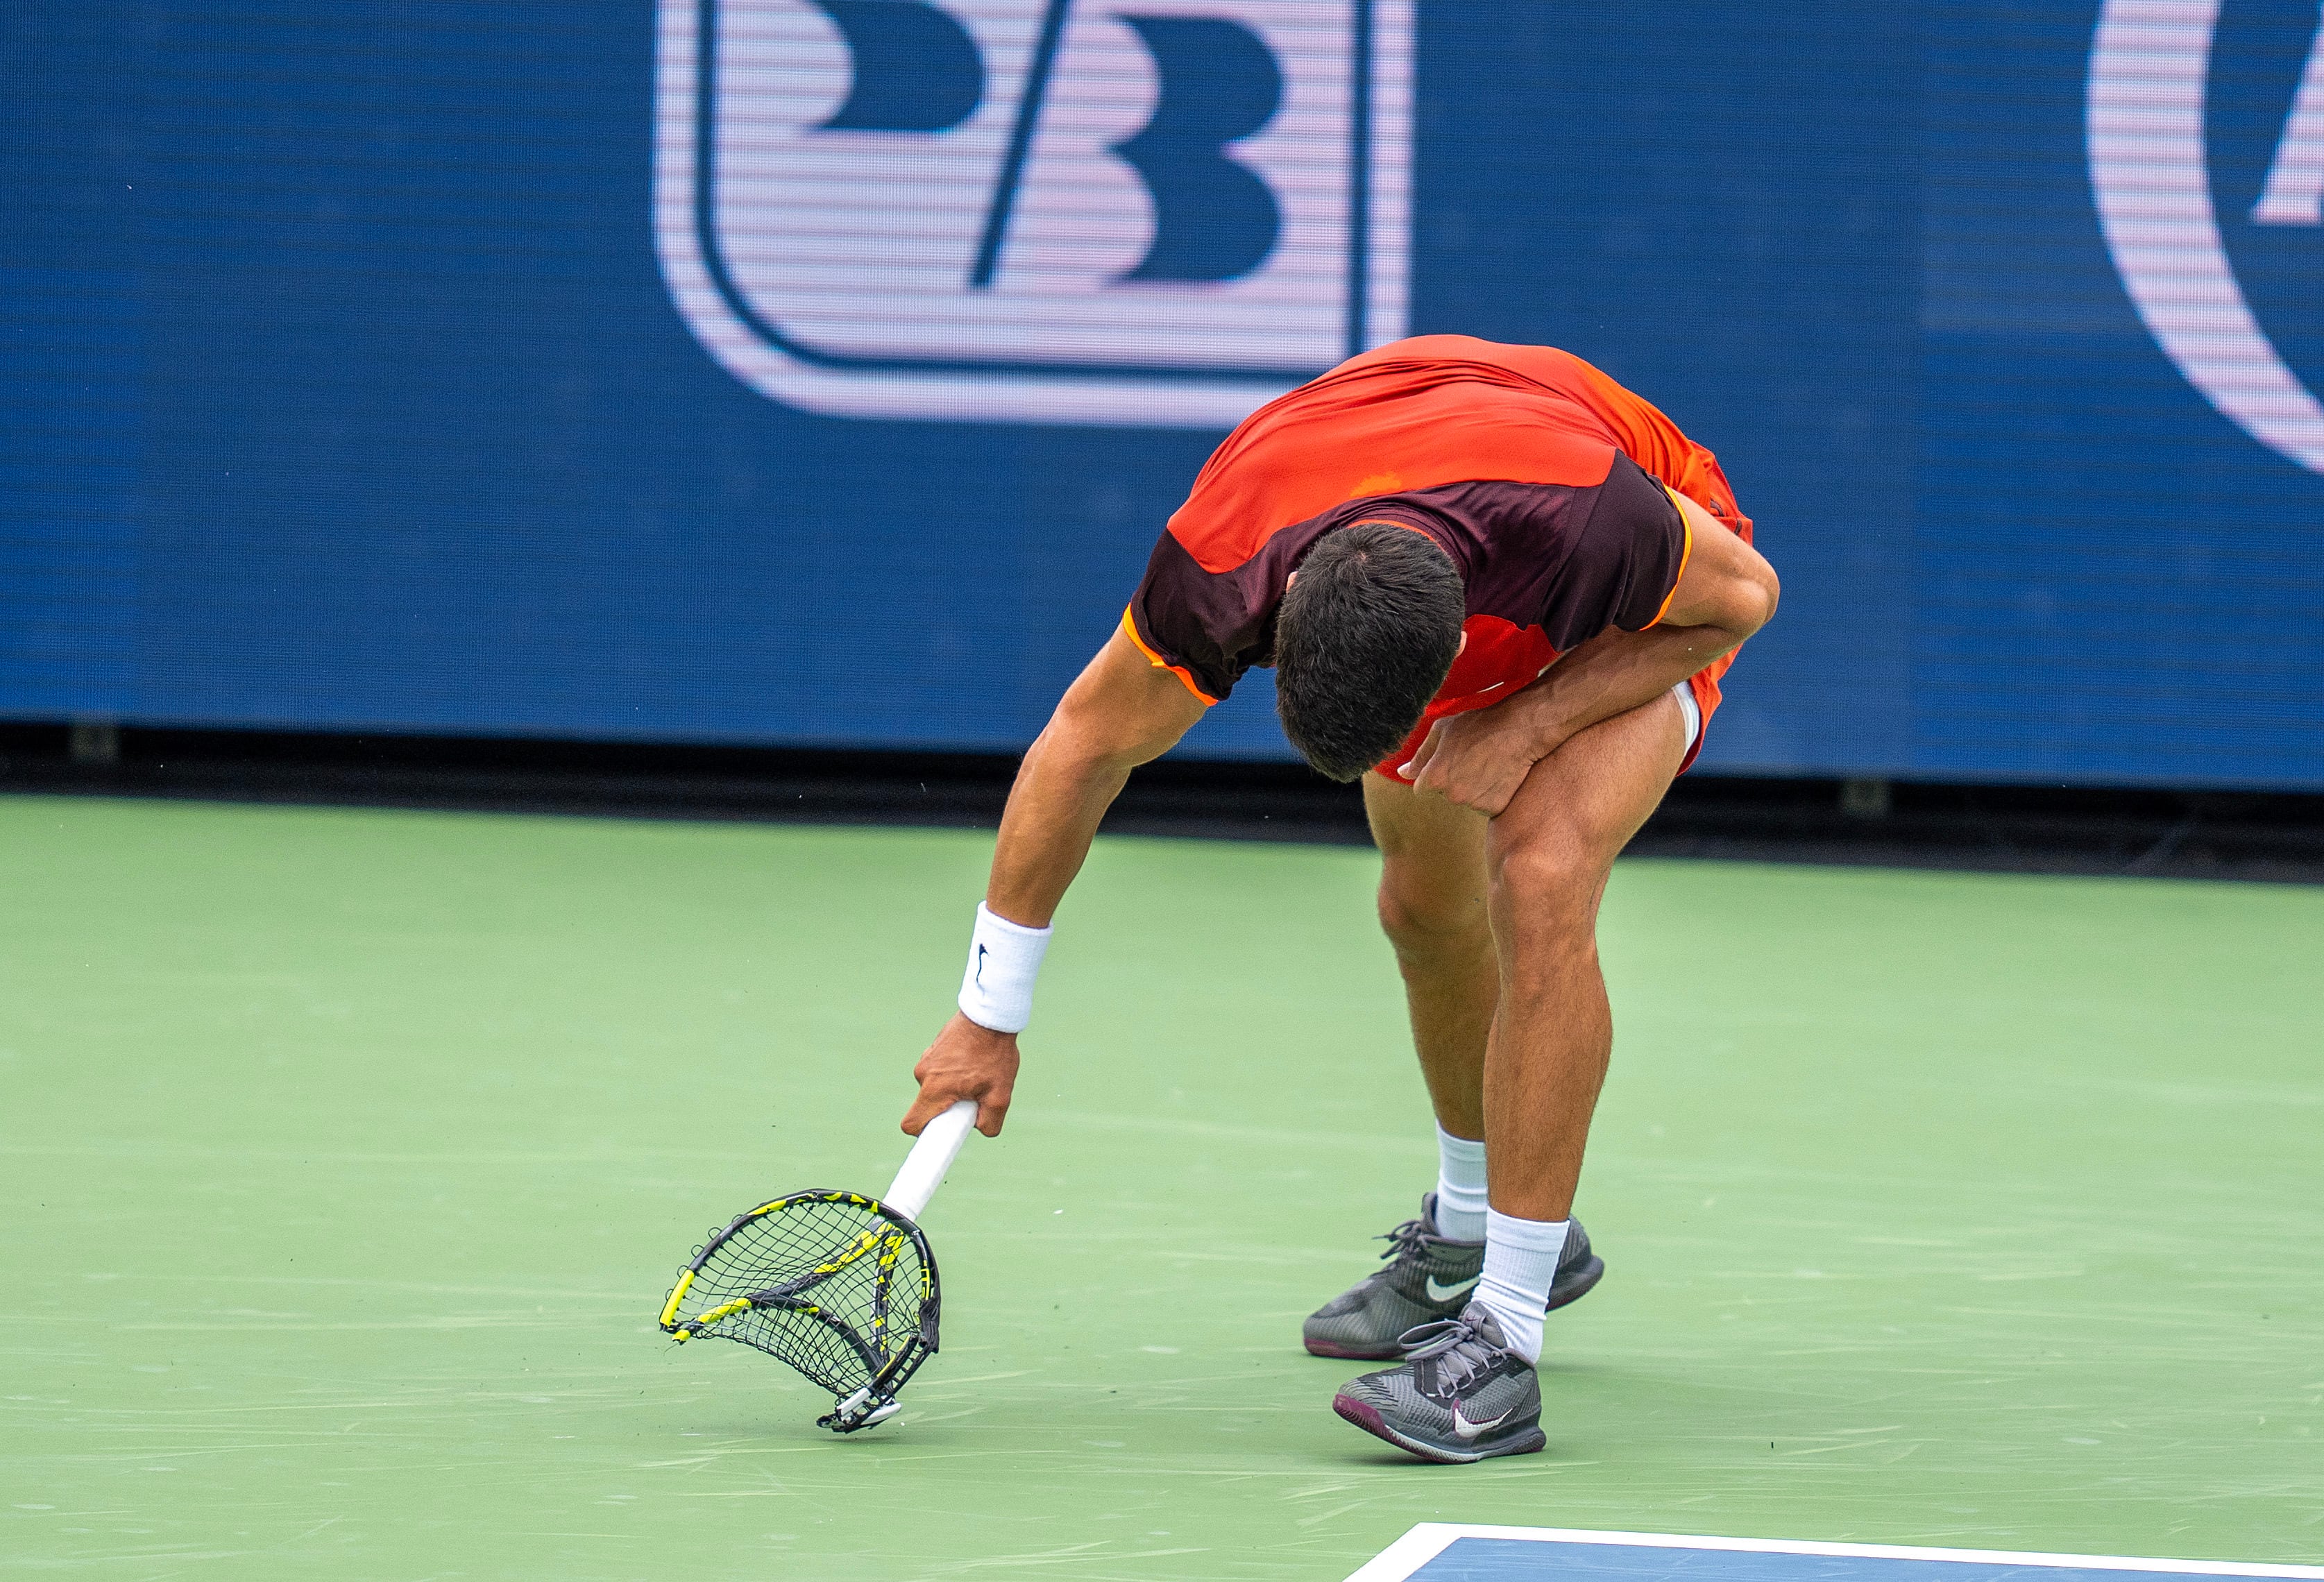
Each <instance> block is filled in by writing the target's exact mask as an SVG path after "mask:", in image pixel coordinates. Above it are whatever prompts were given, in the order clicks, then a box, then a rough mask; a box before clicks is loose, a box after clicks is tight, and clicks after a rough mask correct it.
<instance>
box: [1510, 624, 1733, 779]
mask: <svg viewBox="0 0 2324 1582" xmlns="http://www.w3.org/2000/svg"><path fill="white" fill-rule="evenodd" d="M1749 635H1750V634H1749V633H1748V632H1744V631H1737V630H1733V629H1732V628H1729V627H1724V626H1658V627H1655V629H1654V630H1651V631H1642V632H1631V631H1618V630H1616V631H1606V632H1601V633H1600V634H1599V635H1598V636H1597V637H1594V638H1592V639H1590V640H1589V641H1588V642H1586V643H1583V644H1582V646H1581V647H1580V648H1575V649H1574V650H1573V651H1572V653H1569V654H1567V655H1565V656H1564V657H1563V658H1560V659H1559V660H1558V661H1557V663H1556V664H1554V665H1553V666H1551V667H1549V672H1548V674H1547V675H1545V676H1543V677H1542V678H1541V679H1540V680H1539V681H1536V682H1535V683H1534V684H1533V685H1531V686H1529V687H1527V688H1526V690H1525V691H1524V692H1523V693H1520V694H1518V698H1521V699H1523V700H1524V702H1525V703H1526V705H1527V707H1528V709H1529V711H1530V712H1531V713H1533V715H1534V717H1535V720H1536V721H1537V722H1539V725H1540V728H1541V730H1542V732H1543V734H1544V736H1545V738H1546V739H1547V740H1548V744H1549V746H1550V747H1551V749H1552V750H1554V749H1555V748H1556V747H1557V746H1558V745H1560V744H1562V743H1563V742H1564V741H1566V740H1569V739H1570V738H1572V737H1573V736H1576V735H1578V734H1580V733H1581V732H1582V731H1587V730H1588V729H1589V728H1590V727H1591V726H1592V725H1595V724H1597V723H1599V722H1600V721H1604V720H1610V719H1612V718H1613V717H1614V716H1615V715H1617V714H1624V713H1628V712H1629V711H1630V710H1632V709H1635V708H1637V707H1638V706H1639V705H1640V704H1647V703H1651V702H1653V701H1654V700H1655V698H1657V697H1659V696H1661V695H1662V694H1664V693H1666V692H1668V691H1669V690H1670V689H1671V688H1672V687H1674V686H1676V685H1678V684H1679V683H1680V682H1682V681H1684V680H1685V679H1686V678H1687V677H1688V676H1692V675H1693V674H1694V673H1695V672H1696V671H1698V670H1700V669H1701V668H1702V667H1705V666H1707V665H1709V664H1711V662H1712V661H1714V660H1716V659H1718V658H1720V656H1721V655H1725V654H1730V653H1732V652H1734V651H1735V649H1736V648H1738V647H1740V646H1741V645H1742V642H1743V639H1745V638H1746V637H1748V636H1749ZM1511 701H1512V702H1515V701H1517V699H1512V700H1511Z"/></svg>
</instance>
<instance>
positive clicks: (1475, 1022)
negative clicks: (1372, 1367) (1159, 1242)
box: [1302, 774, 1605, 1359]
mask: <svg viewBox="0 0 2324 1582" xmlns="http://www.w3.org/2000/svg"><path fill="white" fill-rule="evenodd" d="M1363 786H1364V807H1365V811H1366V814H1368V816H1369V818H1370V821H1371V826H1372V838H1373V840H1374V841H1375V842H1377V843H1378V845H1379V851H1380V887H1379V919H1380V926H1381V928H1382V929H1383V930H1384V931H1385V932H1386V933H1387V934H1388V943H1389V945H1390V946H1391V947H1392V948H1393V949H1394V951H1395V952H1396V960H1397V970H1398V972H1399V973H1400V974H1401V975H1402V977H1403V979H1404V986H1405V1003H1406V1009H1407V1011H1408V1013H1409V1015H1410V1016H1411V1021H1412V1042H1413V1048H1414V1050H1415V1051H1416V1053H1418V1055H1419V1057H1420V1067H1421V1072H1422V1075H1423V1077H1424V1078H1425V1081H1427V1084H1428V1093H1429V1099H1430V1102H1431V1105H1432V1107H1433V1108H1434V1111H1435V1115H1436V1141H1437V1158H1438V1172H1437V1183H1436V1188H1437V1190H1436V1191H1434V1192H1432V1193H1430V1194H1429V1195H1428V1196H1427V1197H1426V1198H1425V1199H1424V1200H1423V1201H1422V1203H1421V1210H1420V1215H1419V1217H1418V1218H1417V1219H1408V1220H1406V1221H1405V1222H1404V1223H1403V1224H1402V1225H1399V1226H1397V1228H1395V1229H1394V1230H1392V1231H1390V1232H1388V1237H1387V1238H1386V1239H1387V1240H1388V1252H1387V1254H1386V1255H1385V1257H1386V1260H1387V1262H1386V1266H1385V1267H1383V1268H1380V1269H1378V1270H1376V1271H1374V1272H1373V1273H1372V1274H1369V1275H1368V1276H1366V1277H1365V1278H1364V1279H1363V1280H1361V1281H1360V1282H1358V1283H1357V1284H1356V1285H1355V1286H1353V1287H1352V1288H1351V1289H1350V1290H1348V1291H1346V1292H1342V1293H1341V1294H1340V1295H1339V1296H1337V1297H1335V1298H1333V1300H1332V1301H1329V1302H1327V1303H1325V1304H1324V1305H1323V1307H1322V1308H1321V1309H1319V1310H1318V1311H1315V1312H1314V1314H1312V1315H1310V1316H1309V1318H1308V1320H1307V1322H1306V1324H1305V1327H1304V1329H1303V1335H1302V1338H1303V1340H1304V1342H1305V1346H1306V1347H1307V1349H1308V1350H1309V1351H1311V1352H1313V1353H1314V1354H1315V1355H1316V1356H1318V1357H1355V1358H1369V1359H1379V1358H1386V1357H1395V1356H1397V1355H1398V1354H1399V1347H1398V1345H1397V1341H1398V1338H1399V1337H1401V1336H1402V1335H1403V1334H1404V1333H1405V1332H1406V1330H1408V1329H1413V1328H1414V1327H1416V1326H1417V1325H1420V1324H1425V1323H1431V1322H1434V1320H1438V1319H1442V1318H1445V1317H1447V1316H1449V1315H1451V1314H1452V1313H1456V1312H1458V1311H1461V1309H1462V1307H1464V1306H1466V1305H1467V1303H1468V1301H1469V1299H1470V1297H1471V1294H1472V1293H1473V1292H1474V1291H1475V1289H1476V1284H1477V1281H1478V1279H1479V1277H1480V1274H1481V1272H1482V1269H1483V1265H1484V1255H1485V1248H1484V1240H1485V1208H1486V1203H1485V1171H1486V1166H1485V1147H1484V1143H1483V1137H1484V1135H1485V1128H1484V1072H1485V1050H1486V1044H1487V1041H1488V1038H1489V1035H1490V1033H1491V1030H1492V1022H1493V1012H1494V1007H1495V1006H1496V1004H1497V1003H1498V1001H1499V997H1500V968H1499V961H1498V957H1497V955H1496V952H1495V951H1494V947H1493V934H1492V925H1491V922H1490V919H1489V906H1488V899H1487V891H1488V888H1489V886H1488V875H1487V869H1486V861H1485V832H1486V823H1487V821H1486V819H1485V817H1484V815H1483V814H1479V813H1477V812H1475V811H1473V810H1471V809H1469V808H1465V807H1459V806H1455V805H1452V804H1451V803H1448V802H1446V801H1444V800H1443V798H1442V797H1435V796H1419V795H1418V794H1417V793H1416V792H1415V791H1414V790H1413V789H1412V787H1410V786H1406V785H1404V784H1402V783H1401V782H1399V781H1396V780H1392V779H1389V778H1388V777H1386V776H1383V775H1378V774H1372V775H1366V776H1365V777H1364V780H1363ZM1604 1271H1605V1265H1604V1264H1603V1263H1602V1262H1601V1261H1600V1259H1599V1258H1598V1257H1597V1255H1595V1254H1594V1253H1593V1252H1592V1251H1591V1247H1590V1239H1589V1237H1588V1236H1587V1235H1586V1234H1580V1233H1577V1234H1575V1235H1573V1236H1572V1237H1569V1238H1568V1241H1567V1245H1566V1247H1565V1249H1564V1256H1563V1260H1562V1263H1561V1265H1560V1267H1559V1268H1558V1271H1557V1276H1556V1279H1555V1282H1554V1286H1553V1289H1552V1290H1551V1292H1550V1293H1549V1296H1548V1299H1547V1301H1546V1302H1545V1308H1548V1309H1554V1308H1558V1307H1562V1306H1563V1305H1564V1304H1565V1303H1566V1302H1569V1301H1573V1300H1575V1299H1576V1298H1578V1297H1580V1296H1581V1295H1582V1294H1583V1293H1584V1292H1587V1291H1589V1290H1590V1288H1591V1286H1593V1285H1595V1284H1596V1283H1598V1280H1599V1277H1600V1275H1601V1274H1603V1273H1604Z"/></svg>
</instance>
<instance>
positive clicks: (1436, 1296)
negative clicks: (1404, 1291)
mask: <svg viewBox="0 0 2324 1582" xmlns="http://www.w3.org/2000/svg"><path fill="white" fill-rule="evenodd" d="M1480 1278H1481V1276H1480V1275H1476V1274H1471V1275H1470V1276H1469V1277H1468V1278H1467V1279H1466V1280H1462V1281H1460V1282H1458V1283H1455V1284H1452V1285H1439V1284H1437V1283H1436V1276H1435V1275H1434V1274H1431V1275H1430V1276H1429V1277H1428V1283H1427V1284H1425V1285H1424V1286H1423V1287H1421V1289H1422V1290H1424V1291H1425V1292H1428V1300H1429V1301H1452V1299H1453V1298H1454V1297H1456V1296H1458V1295H1460V1294H1461V1293H1462V1292H1464V1291H1466V1290H1468V1289H1469V1288H1470V1287H1471V1286H1472V1285H1474V1284H1476V1283H1477V1282H1478V1280H1479V1279H1480Z"/></svg>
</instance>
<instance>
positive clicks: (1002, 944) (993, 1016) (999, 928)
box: [960, 901, 1050, 1033]
mask: <svg viewBox="0 0 2324 1582" xmlns="http://www.w3.org/2000/svg"><path fill="white" fill-rule="evenodd" d="M1049 932H1050V931H1049V930H1048V929H1046V928H1028V927H1026V926H1025V925H1024V924H1021V923H1011V922H1010V921H1009V919H1007V918H1006V917H996V916H994V915H992V914H991V911H990V910H988V909H987V908H986V906H985V905H984V903H983V902H982V901H979V902H978V903H977V904H976V933H975V934H973V935H972V936H971V937H970V939H969V944H968V970H966V971H965V972H964V973H962V974H961V978H960V1014H961V1015H962V1016H966V1017H967V1018H968V1019H969V1020H970V1021H972V1022H974V1023H975V1024H976V1025H977V1026H980V1027H990V1028H991V1029H992V1031H994V1032H995V1033H1022V1032H1023V1031H1024V1030H1025V1024H1026V1023H1028V1022H1029V1021H1031V1020H1032V1019H1033V980H1034V979H1036V978H1037V977H1039V976H1040V973H1041V957H1042V955H1043V953H1044V952H1047V950H1048V948H1049Z"/></svg>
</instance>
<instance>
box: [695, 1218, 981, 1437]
mask: <svg viewBox="0 0 2324 1582" xmlns="http://www.w3.org/2000/svg"><path fill="white" fill-rule="evenodd" d="M705 1247H706V1250H705V1251H702V1252H697V1253H696V1258H695V1263H694V1274H693V1278H692V1280H691V1282H690V1283H688V1284H687V1286H686V1288H685V1291H684V1292H683V1300H682V1303H681V1305H680V1307H679V1309H678V1314H677V1319H678V1322H677V1324H676V1325H675V1326H673V1328H674V1329H676V1330H677V1331H679V1332H681V1333H682V1334H683V1335H698V1336H715V1337H719V1338H724V1339H729V1340H735V1341H739V1342H741V1343H742V1345H745V1346H751V1347H756V1348H757V1349H759V1350H761V1351H764V1352H766V1353H768V1354H769V1355H770V1356H772V1357H777V1358H778V1359H779V1360H780V1361H782V1362H784V1363H785V1364H787V1365H788V1366H791V1367H792V1368H795V1369H796V1370H798V1372H799V1373H801V1374H803V1375H806V1376H807V1377H808V1378H810V1379H812V1380H814V1381H815V1382H816V1384H821V1385H822V1386H823V1387H824V1388H825V1389H827V1390H829V1391H831V1392H832V1393H833V1394H834V1395H836V1396H841V1397H846V1396H851V1395H853V1394H854V1393H856V1392H857V1391H859V1390H863V1389H865V1388H867V1387H869V1386H871V1385H872V1384H874V1383H883V1385H884V1388H885V1389H886V1390H887V1391H890V1392H892V1390H893V1389H894V1388H896V1387H899V1386H900V1384H902V1382H903V1381H902V1377H901V1376H899V1375H904V1374H907V1373H908V1367H909V1365H910V1364H911V1363H913V1362H916V1361H917V1357H915V1356H914V1354H915V1353H916V1352H918V1353H925V1351H927V1350H928V1349H932V1348H933V1346H932V1342H933V1339H934V1336H933V1334H932V1333H931V1331H933V1329H934V1328H935V1318H936V1283H935V1271H934V1267H933V1264H932V1262H931V1260H930V1259H929V1258H928V1256H927V1247H926V1245H925V1243H924V1242H923V1241H922V1240H921V1238H920V1237H919V1236H918V1233H917V1232H916V1231H914V1230H912V1229H910V1228H908V1227H907V1226H905V1225H901V1224H899V1223H898V1222H896V1221H894V1220H891V1219H888V1218H886V1217H885V1216H884V1215H882V1214H881V1213H879V1212H878V1211H876V1210H874V1209H871V1208H870V1207H869V1206H868V1204H867V1203H865V1202H864V1200H862V1199H859V1198H856V1197H855V1196H854V1195H853V1194H849V1193H831V1194H822V1193H816V1194H805V1193H802V1194H798V1195H797V1196H795V1197H793V1198H790V1199H787V1200H784V1201H783V1202H782V1203H780V1204H779V1205H776V1206H773V1207H770V1209H766V1210H764V1211H761V1212H757V1213H754V1214H752V1215H747V1216H745V1217H744V1218H743V1219H742V1221H741V1222H739V1223H738V1224H736V1225H734V1226H732V1227H730V1228H728V1229H726V1230H725V1231H724V1232H720V1233H715V1234H714V1235H713V1236H712V1237H711V1239H710V1241H709V1242H708V1243H706V1244H705ZM899 1363H903V1364H905V1365H906V1366H903V1367H899V1366H897V1365H898V1364H899ZM883 1375H885V1378H884V1381H883Z"/></svg>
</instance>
